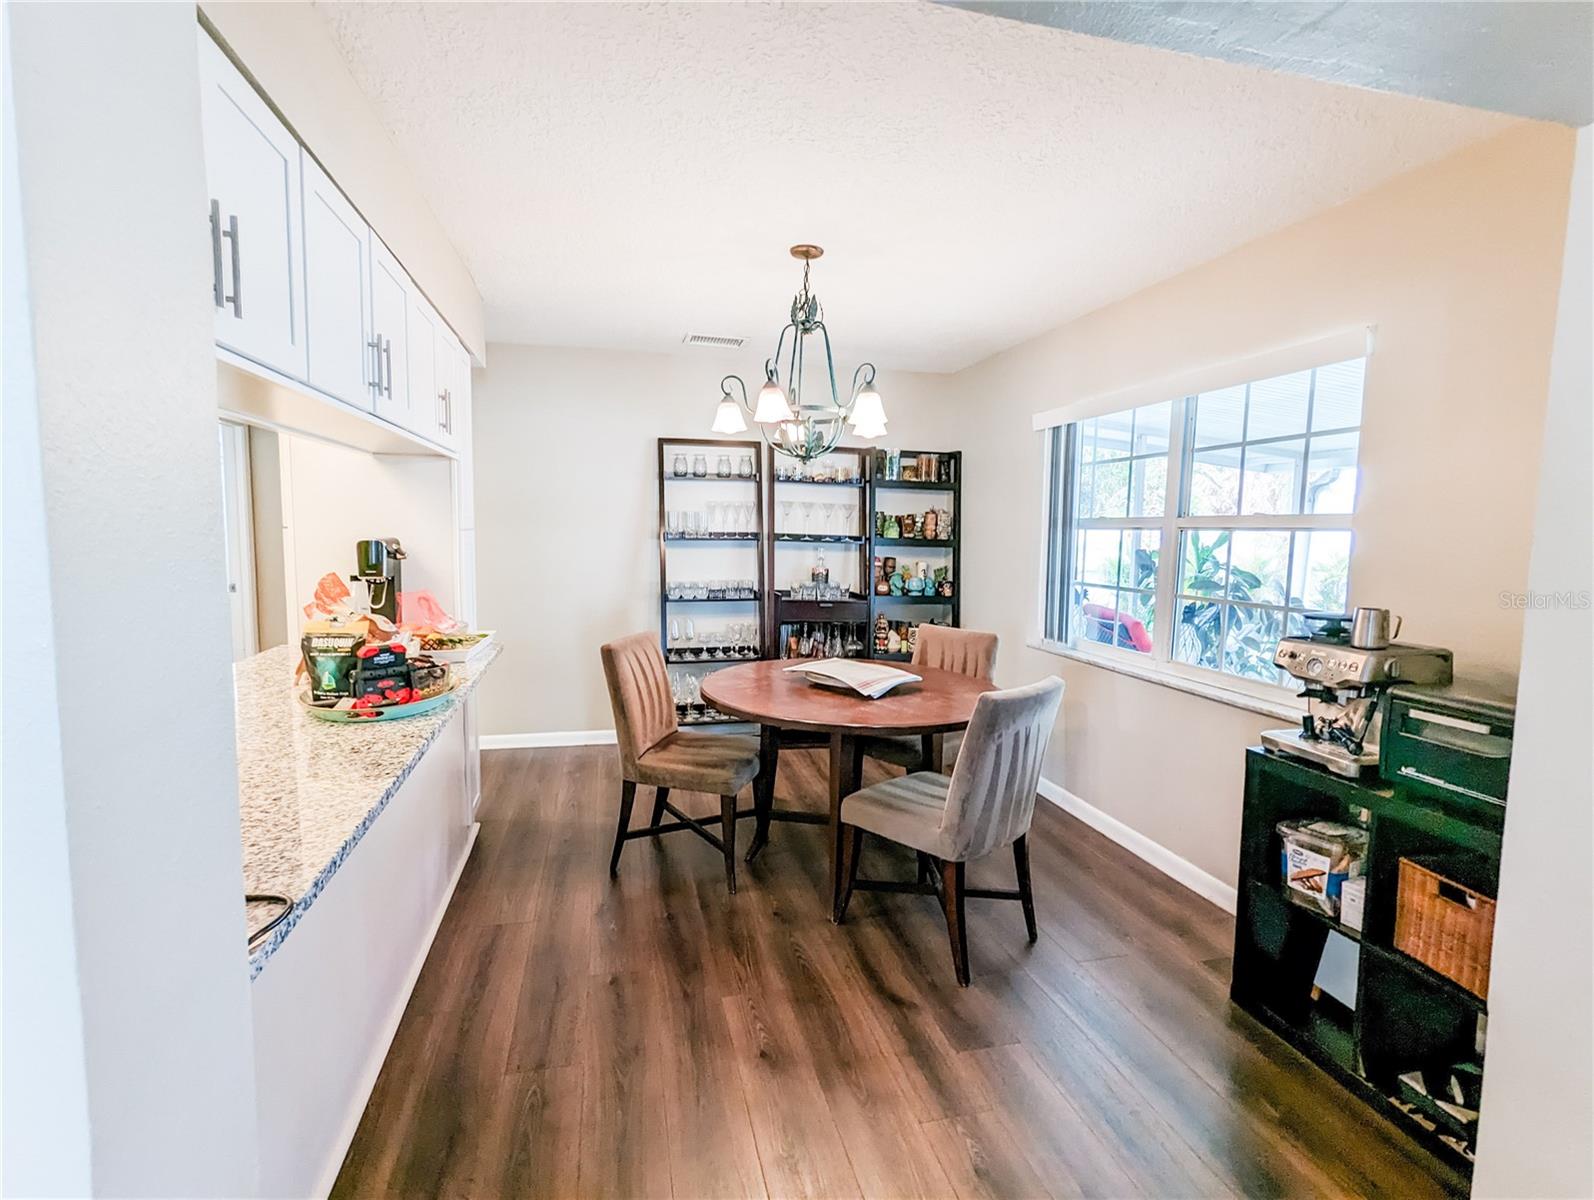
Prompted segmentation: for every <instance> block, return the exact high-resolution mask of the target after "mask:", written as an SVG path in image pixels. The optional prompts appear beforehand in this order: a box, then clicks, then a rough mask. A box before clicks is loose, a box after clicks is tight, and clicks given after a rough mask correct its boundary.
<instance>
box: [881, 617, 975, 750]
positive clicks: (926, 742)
mask: <svg viewBox="0 0 1594 1200" xmlns="http://www.w3.org/2000/svg"><path fill="white" fill-rule="evenodd" d="M915 637H916V640H915V641H914V644H913V663H912V665H915V666H925V667H936V668H938V669H939V670H942V671H956V672H957V673H958V674H960V675H972V676H973V677H974V678H976V679H990V678H991V673H992V672H993V671H995V670H996V646H997V639H996V635H995V634H994V633H981V632H979V631H978V630H975V629H952V628H950V627H948V626H946V625H929V624H925V625H920V626H919V627H918V631H917V633H916V634H915ZM959 737H960V735H958V734H955V733H954V734H948V735H943V734H939V733H936V734H926V735H924V736H923V737H911V736H906V735H904V736H899V737H871V738H866V739H864V742H863V753H865V754H868V755H871V756H873V757H874V758H878V759H881V760H883V761H885V762H889V763H895V764H896V765H897V766H899V767H905V768H906V769H908V770H909V771H939V770H941V769H942V767H943V764H944V762H945V761H946V759H947V758H948V757H949V755H954V754H956V752H957V745H958V741H957V739H958V738H959Z"/></svg>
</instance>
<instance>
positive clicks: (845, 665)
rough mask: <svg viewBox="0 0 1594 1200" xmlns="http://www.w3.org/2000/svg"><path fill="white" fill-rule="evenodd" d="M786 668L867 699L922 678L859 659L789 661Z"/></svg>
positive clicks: (876, 697)
mask: <svg viewBox="0 0 1594 1200" xmlns="http://www.w3.org/2000/svg"><path fill="white" fill-rule="evenodd" d="M786 670H788V671H801V672H802V673H803V674H804V675H805V676H806V677H807V679H808V682H809V683H817V684H819V686H821V687H832V688H841V689H843V690H847V691H854V692H857V693H858V694H859V695H860V696H866V697H868V698H869V699H870V700H878V699H880V697H881V696H884V695H885V694H886V693H887V692H889V691H890V690H891V689H892V688H894V687H899V686H901V685H902V684H904V683H919V682H920V681H922V679H923V678H924V677H923V676H922V675H915V674H914V673H913V672H912V671H899V670H898V669H897V668H896V667H888V666H886V665H885V664H884V663H877V662H872V661H870V660H868V659H860V658H821V659H817V660H815V661H814V662H803V663H793V664H792V665H791V666H789V667H787V668H786Z"/></svg>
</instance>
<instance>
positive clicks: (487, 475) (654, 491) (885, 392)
mask: <svg viewBox="0 0 1594 1200" xmlns="http://www.w3.org/2000/svg"><path fill="white" fill-rule="evenodd" d="M763 353H764V351H762V350H758V351H751V352H750V351H747V350H744V351H741V352H738V353H732V354H728V355H727V354H725V353H723V352H717V351H689V352H687V353H683V354H678V355H663V354H626V353H618V352H613V351H597V350H565V349H547V348H540V347H530V346H514V345H506V344H500V343H494V344H493V347H492V355H491V358H490V360H489V361H490V365H489V366H488V368H487V369H486V370H484V371H477V372H476V373H475V375H474V389H473V393H472V397H473V399H472V404H473V409H472V413H473V420H474V428H475V436H474V446H475V453H476V539H477V576H476V577H477V586H478V589H479V599H478V616H479V621H478V624H479V625H480V626H481V627H482V628H486V629H492V628H496V629H498V630H499V631H500V632H501V634H502V635H503V638H504V655H503V657H502V658H500V659H499V660H498V663H497V665H496V666H494V668H493V671H492V673H491V674H490V675H489V676H488V677H487V678H486V679H485V680H483V682H482V685H481V693H480V694H481V721H482V725H481V731H482V733H483V734H489V735H490V734H518V733H546V732H555V731H569V730H590V729H612V728H613V719H612V717H611V716H610V713H609V700H608V694H607V692H606V691H605V690H604V684H603V672H602V670H601V668H600V667H599V663H598V647H599V646H600V645H601V644H602V643H603V642H605V641H608V640H609V639H610V638H614V637H618V636H620V635H622V634H626V633H634V632H636V631H637V630H640V629H657V628H658V620H659V614H658V589H659V559H658V541H657V527H658V484H657V458H656V455H657V449H656V446H655V439H656V438H659V437H661V436H678V437H707V436H711V435H710V434H709V432H708V425H709V422H710V421H711V420H713V417H714V405H715V402H716V400H717V399H718V397H719V386H718V385H719V380H720V377H721V376H723V375H725V374H727V373H728V372H733V371H734V372H737V373H739V374H740V375H741V376H742V377H743V378H744V379H746V380H748V381H749V382H750V383H753V384H756V383H757V382H758V381H759V380H761V379H762V377H763V376H762V362H763V359H762V357H761V355H762V354H763ZM846 362H847V365H848V369H849V370H850V368H851V365H852V364H853V360H852V359H847V360H846ZM839 369H840V364H838V370H839ZM879 386H880V391H881V395H882V396H883V397H884V399H885V404H886V411H887V413H888V415H889V417H890V422H891V436H890V438H889V439H887V440H888V441H889V442H890V443H891V444H892V445H896V446H911V447H914V448H916V449H919V448H922V449H932V448H936V447H940V446H947V447H949V448H950V447H952V446H955V445H956V441H955V440H954V434H953V432H952V431H953V429H954V428H955V424H956V422H955V420H954V421H949V420H948V419H947V418H948V414H957V415H958V417H959V418H960V415H961V411H962V410H961V407H960V406H957V405H954V404H952V403H950V397H951V396H952V394H953V390H952V389H953V385H952V382H951V380H950V379H949V378H948V377H946V376H936V375H912V374H905V373H897V372H890V371H881V373H880V379H879ZM738 436H739V437H746V436H753V437H755V438H756V436H757V435H756V434H751V435H738ZM725 569H726V570H727V572H728V571H729V569H730V568H729V567H726V568H725Z"/></svg>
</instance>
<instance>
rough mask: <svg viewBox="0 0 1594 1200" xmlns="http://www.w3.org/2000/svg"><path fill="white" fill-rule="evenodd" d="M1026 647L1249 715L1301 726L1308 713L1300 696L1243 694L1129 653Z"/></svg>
mask: <svg viewBox="0 0 1594 1200" xmlns="http://www.w3.org/2000/svg"><path fill="white" fill-rule="evenodd" d="M1026 644H1027V645H1028V646H1029V648H1030V649H1032V650H1041V651H1044V652H1045V653H1047V654H1055V655H1057V656H1058V657H1059V658H1067V659H1072V660H1073V661H1075V662H1082V663H1088V664H1090V665H1091V666H1093V667H1100V668H1101V669H1102V670H1104V671H1116V672H1117V673H1118V674H1120V675H1128V676H1129V677H1130V678H1132V679H1140V680H1144V681H1145V682H1146V683H1154V684H1157V685H1158V686H1159V687H1165V688H1172V689H1173V690H1174V691H1176V692H1185V693H1188V694H1189V695H1192V696H1200V697H1202V698H1203V699H1205V700H1215V701H1217V702H1218V703H1219V704H1227V705H1229V706H1231V707H1233V708H1243V709H1245V710H1246V711H1247V712H1254V713H1260V714H1262V715H1263V716H1264V717H1277V718H1279V719H1280V720H1282V721H1288V722H1289V723H1290V724H1292V725H1296V724H1299V723H1300V719H1301V714H1302V713H1304V712H1305V711H1306V703H1305V701H1303V700H1302V699H1301V698H1300V697H1299V696H1292V695H1290V694H1289V693H1287V692H1284V691H1282V690H1281V691H1280V693H1279V694H1278V696H1276V697H1274V696H1264V695H1258V694H1256V693H1253V692H1247V691H1242V690H1240V689H1239V688H1229V687H1224V686H1223V685H1222V684H1221V683H1211V682H1208V681H1207V680H1205V679H1193V678H1191V677H1190V676H1188V675H1183V674H1179V673H1176V672H1174V671H1169V670H1167V669H1165V668H1163V667H1160V666H1159V665H1158V664H1156V663H1154V662H1143V663H1142V662H1136V661H1134V659H1133V658H1131V657H1130V656H1129V655H1128V654H1127V653H1126V654H1103V653H1100V652H1097V651H1090V650H1081V649H1078V648H1077V647H1074V646H1068V645H1065V644H1063V643H1062V642H1053V641H1049V640H1048V639H1046V638H1041V637H1031V638H1029V639H1027V641H1026Z"/></svg>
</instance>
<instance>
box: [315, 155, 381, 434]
mask: <svg viewBox="0 0 1594 1200" xmlns="http://www.w3.org/2000/svg"><path fill="white" fill-rule="evenodd" d="M301 173H302V175H303V177H304V306H305V341H306V343H307V345H308V349H309V356H310V369H309V373H308V375H306V377H305V379H306V382H308V383H309V384H311V385H312V386H313V387H316V388H319V389H320V390H321V391H323V392H326V393H327V394H328V395H330V396H335V397H337V399H339V400H341V401H343V402H344V403H345V404H350V405H353V406H354V407H355V408H359V409H362V410H364V411H365V412H371V411H372V410H373V409H374V407H375V397H374V395H373V394H372V389H373V381H374V380H375V379H376V369H377V363H376V359H377V354H376V349H375V347H374V346H373V341H374V339H373V338H372V336H371V265H370V258H369V256H370V230H369V228H367V226H366V224H365V221H364V220H362V219H361V217H360V214H359V213H357V212H355V211H354V205H352V204H350V203H349V200H348V197H346V196H345V195H344V194H343V193H342V192H341V191H339V190H338V187H337V185H336V184H334V183H333V182H332V180H330V179H328V178H327V174H326V172H325V171H323V170H322V169H321V166H320V164H319V163H317V162H316V160H315V159H313V158H311V157H310V155H309V154H308V153H305V154H304V157H303V163H302V167H301Z"/></svg>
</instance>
